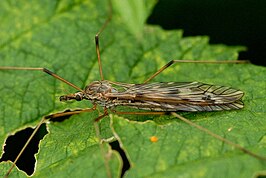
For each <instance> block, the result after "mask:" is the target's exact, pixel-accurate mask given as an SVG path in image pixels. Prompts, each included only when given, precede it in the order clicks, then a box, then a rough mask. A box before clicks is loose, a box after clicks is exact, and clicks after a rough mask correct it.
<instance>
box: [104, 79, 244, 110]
mask: <svg viewBox="0 0 266 178" xmlns="http://www.w3.org/2000/svg"><path fill="white" fill-rule="evenodd" d="M126 88H127V89H126V90H125V91H123V92H118V93H108V94H106V96H107V97H110V98H116V100H115V102H114V103H113V104H112V106H117V105H125V106H131V107H137V108H139V109H149V110H156V111H178V110H182V111H217V110H231V109H240V108H243V102H242V101H241V98H242V96H243V95H244V93H243V92H242V91H240V90H237V89H233V88H231V87H225V86H217V85H210V84H204V83H200V82H168V83H164V82H160V83H150V84H133V85H132V84H129V87H126Z"/></svg>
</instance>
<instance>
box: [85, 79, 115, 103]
mask: <svg viewBox="0 0 266 178" xmlns="http://www.w3.org/2000/svg"><path fill="white" fill-rule="evenodd" d="M117 92H118V91H117V89H116V88H114V87H112V85H111V84H110V83H109V82H108V81H94V82H92V83H90V84H89V85H87V86H86V88H85V98H86V99H88V100H91V101H92V102H93V103H97V104H100V105H102V106H104V105H105V103H106V102H108V100H109V98H108V97H106V96H105V94H107V93H117Z"/></svg>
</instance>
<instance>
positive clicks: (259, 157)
mask: <svg viewBox="0 0 266 178" xmlns="http://www.w3.org/2000/svg"><path fill="white" fill-rule="evenodd" d="M112 112H114V113H115V114H119V115H123V114H125V115H127V114H133V115H165V114H167V113H169V112H119V111H115V110H112ZM170 114H171V115H172V116H174V117H176V118H178V119H180V120H182V121H183V122H185V123H187V124H189V125H191V126H193V127H196V128H197V129H199V130H201V131H203V132H205V133H207V134H208V135H210V136H212V137H214V138H216V139H218V140H220V141H222V142H224V143H226V144H228V145H231V146H233V147H235V148H237V149H239V150H241V151H242V152H244V153H246V154H248V155H250V156H252V157H255V158H257V159H260V160H266V157H264V156H261V155H258V154H256V153H253V152H252V151H249V150H247V149H246V148H244V147H242V146H240V145H238V144H236V143H234V142H232V141H230V140H228V139H225V138H223V137H221V136H219V135H217V134H215V133H213V132H212V131H210V130H208V129H206V128H204V127H201V126H200V125H198V124H196V123H194V122H191V121H190V120H188V119H186V118H185V117H183V116H181V115H179V114H177V113H175V112H170Z"/></svg>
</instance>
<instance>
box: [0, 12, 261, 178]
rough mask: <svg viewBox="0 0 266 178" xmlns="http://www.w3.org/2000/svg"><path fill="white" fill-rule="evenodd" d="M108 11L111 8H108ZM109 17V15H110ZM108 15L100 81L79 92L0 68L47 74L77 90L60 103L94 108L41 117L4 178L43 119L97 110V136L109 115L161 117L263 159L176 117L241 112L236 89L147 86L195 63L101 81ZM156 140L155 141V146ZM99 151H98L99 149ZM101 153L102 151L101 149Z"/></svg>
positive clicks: (164, 84) (175, 84)
mask: <svg viewBox="0 0 266 178" xmlns="http://www.w3.org/2000/svg"><path fill="white" fill-rule="evenodd" d="M110 9H111V8H110ZM110 14H112V12H110ZM111 17H112V16H111V15H110V16H109V18H108V19H107V20H106V21H105V23H104V25H103V26H102V28H101V29H100V30H99V32H98V33H97V34H96V36H95V43H96V53H97V59H98V65H99V73H100V77H101V80H99V81H93V82H91V83H90V84H89V85H87V86H86V87H85V89H81V88H80V87H78V86H76V85H74V84H73V83H71V82H69V81H68V80H66V79H64V78H62V77H60V76H59V75H57V74H55V73H54V72H52V71H50V70H48V69H46V68H32V67H9V66H7V67H0V70H31V71H33V70H35V71H42V72H44V73H46V74H49V75H51V76H52V77H54V78H55V79H57V80H60V81H62V82H64V83H65V84H67V85H69V86H71V87H73V88H74V89H76V90H77V92H76V93H71V94H66V95H63V96H60V101H69V100H75V101H81V100H89V101H91V103H92V104H93V107H92V108H87V109H83V110H77V111H70V112H64V113H56V114H51V115H48V116H46V117H44V118H43V119H42V120H41V121H40V123H39V124H38V125H37V127H36V128H35V130H34V132H33V133H32V135H31V137H30V138H29V139H28V141H27V143H26V144H25V146H24V147H23V149H22V150H21V151H20V153H19V155H18V156H17V158H16V159H15V160H14V161H13V165H12V167H11V168H10V169H9V171H8V172H7V174H6V177H7V176H8V175H9V174H10V173H11V171H12V169H13V168H14V166H15V164H16V162H17V160H18V159H19V158H20V155H21V154H22V153H23V151H24V150H25V148H26V147H27V146H28V142H29V141H30V140H31V139H32V137H33V136H34V135H35V134H36V132H37V130H38V129H39V127H40V126H41V124H43V123H44V122H45V120H46V119H50V118H57V117H61V116H68V115H74V114H79V113H83V112H92V111H94V110H96V108H97V106H100V107H102V108H103V110H104V113H103V114H101V115H99V116H98V117H97V118H95V123H96V124H95V125H96V126H95V128H96V132H97V135H100V134H99V128H98V126H97V122H99V121H100V120H101V119H102V118H104V117H105V116H107V115H108V113H110V112H111V113H115V114H132V115H164V114H169V113H170V114H171V115H172V116H174V117H176V118H179V119H181V120H182V121H184V122H186V123H188V124H189V125H192V126H194V127H196V128H198V129H199V130H202V131H204V132H206V133H207V134H209V135H211V136H213V137H215V138H217V139H219V140H221V141H223V142H225V143H227V144H229V145H232V146H234V147H236V148H238V149H240V150H241V151H243V152H245V153H247V154H249V155H251V156H253V157H256V158H258V159H265V158H264V157H262V156H260V155H257V154H255V153H253V152H251V151H249V150H247V149H245V148H243V147H242V146H240V145H238V144H235V143H233V142H231V141H229V140H227V139H225V138H223V137H221V136H219V135H216V134H214V133H212V132H211V131H209V130H207V129H205V128H203V127H201V126H199V125H197V124H195V123H193V122H191V121H189V120H188V119H186V118H184V117H182V116H181V115H179V114H177V113H176V112H177V111H188V112H198V111H224V110H235V109H241V108H243V106H244V104H243V102H242V100H241V99H242V97H243V95H244V92H243V91H241V90H238V89H234V88H232V87H227V86H219V85H212V84H206V83H201V82H150V81H151V80H152V79H154V78H155V77H156V76H157V75H158V74H160V73H161V72H163V71H164V70H165V69H167V68H168V67H169V66H171V65H172V64H174V63H177V62H185V63H187V62H195V61H189V60H171V61H170V62H169V63H167V64H166V65H165V66H163V67H162V68H160V69H159V70H158V71H157V72H156V73H154V74H153V75H152V76H151V77H149V78H148V79H147V80H145V81H144V82H143V83H141V84H134V83H133V84H131V83H121V82H113V81H108V80H105V79H104V76H103V72H102V64H101V58H100V47H99V35H100V34H101V32H102V31H103V29H105V28H106V26H107V24H108V23H109V22H110V20H111ZM197 62H198V63H245V61H217V62H216V61H197ZM117 106H126V107H131V108H137V109H140V110H147V111H144V112H120V111H117V110H116V107H117ZM157 140H158V139H156V141H154V142H157ZM100 148H101V147H100ZM101 149H102V148H101ZM105 165H106V169H107V175H108V177H111V173H110V170H108V169H109V168H108V166H107V163H105Z"/></svg>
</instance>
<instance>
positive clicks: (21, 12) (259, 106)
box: [0, 1, 266, 177]
mask: <svg viewBox="0 0 266 178" xmlns="http://www.w3.org/2000/svg"><path fill="white" fill-rule="evenodd" d="M116 3H117V2H114V15H113V19H112V21H111V23H110V24H109V25H108V26H107V28H106V29H105V30H104V31H103V33H102V34H101V36H100V45H101V58H102V64H103V73H104V77H105V79H106V80H111V81H119V82H128V83H141V82H143V81H144V80H145V79H147V78H148V77H149V76H150V75H152V74H153V73H154V72H156V71H157V70H158V69H159V68H160V67H161V66H163V65H165V64H166V63H167V62H169V61H170V60H171V59H191V60H235V59H237V57H238V52H239V51H241V50H243V49H244V48H243V47H228V46H225V45H210V44H209V43H208V37H202V36H197V37H183V36H182V31H180V30H173V31H165V30H162V29H161V28H159V27H156V26H148V25H144V24H142V23H144V21H143V20H136V19H135V20H133V19H132V20H131V19H130V18H133V17H134V15H133V17H132V15H129V16H125V17H123V12H124V11H123V10H121V9H119V7H120V8H121V6H119V5H117V4H116ZM138 3H141V2H140V1H138ZM151 4H154V1H146V2H145V3H144V4H141V5H140V4H139V5H136V6H134V7H143V8H135V9H141V10H142V12H139V13H137V14H142V16H141V19H145V18H147V15H148V13H149V12H150V11H151V7H152V5H151ZM122 7H123V6H122ZM129 7H130V5H129V6H127V8H129ZM144 7H145V8H144ZM0 12H1V14H0V21H1V22H2V23H1V27H0V28H1V30H0V38H1V41H0V66H21V67H46V68H48V69H50V70H52V71H53V72H55V73H56V74H58V75H60V76H62V77H63V78H65V79H67V80H68V81H70V82H72V83H74V84H75V85H77V86H79V87H81V88H84V87H85V86H86V85H87V84H89V83H90V82H91V81H94V80H99V79H100V77H99V72H98V65H97V57H96V54H95V44H94V35H95V34H96V33H97V32H98V30H99V29H100V28H101V26H102V24H103V23H104V21H105V19H106V18H107V17H108V3H107V2H106V1H49V2H43V1H19V2H18V3H15V4H12V3H11V2H10V1H1V2H0ZM121 14H122V15H121ZM129 22H130V24H128V23H129ZM132 23H133V25H132ZM133 27H136V29H131V28H133ZM265 75H266V69H265V68H263V67H257V66H254V65H252V64H245V65H232V64H231V65H229V64H224V65H219V64H175V65H173V66H171V67H170V68H168V69H167V70H165V71H164V72H163V73H162V74H160V75H159V76H157V77H156V78H155V79H154V81H161V82H167V81H175V82H178V81H180V82H183V81H200V82H204V83H210V84H217V85H225V86H232V87H234V88H238V89H241V90H243V91H244V92H245V96H244V100H243V101H244V103H245V108H244V109H242V110H239V111H225V112H203V113H186V112H183V113H181V114H182V115H183V116H184V117H187V118H188V119H191V120H192V121H194V122H196V123H197V124H199V125H202V126H204V127H206V128H208V129H210V130H212V131H213V132H215V133H217V134H219V135H221V136H224V137H226V138H228V139H230V140H231V141H233V142H235V143H238V144H240V145H242V146H244V147H245V148H248V149H250V150H252V151H254V152H256V153H258V154H261V155H265V149H266V137H265V130H266V116H265V108H266V104H265V99H266V98H265V96H266V82H265ZM0 82H1V86H0V93H1V98H0V143H1V144H2V145H3V144H4V141H5V139H6V137H7V136H8V134H13V133H15V132H16V131H18V130H21V129H23V128H26V127H29V126H30V127H33V126H35V125H36V124H37V123H38V122H39V121H40V119H41V118H42V117H44V116H46V115H49V114H51V113H57V112H61V111H64V110H66V109H76V108H87V107H92V105H91V104H90V103H89V102H88V101H82V102H73V103H61V102H60V101H59V100H58V97H59V96H61V95H64V94H66V93H73V92H75V89H73V88H71V87H70V86H67V85H66V84H64V83H62V82H60V81H58V80H56V79H54V78H52V77H51V76H49V75H46V74H44V73H41V72H38V71H6V70H5V71H4V70H2V71H0ZM118 110H126V111H133V110H132V109H130V108H118ZM134 111H135V110H134ZM99 112H102V110H101V109H100V110H99ZM97 116H98V111H95V112H91V113H83V114H80V115H75V116H72V117H71V118H70V119H68V120H65V121H64V122H62V123H53V122H51V123H50V124H48V125H47V127H48V130H49V134H48V135H46V136H45V138H44V139H43V140H42V141H41V143H40V151H39V153H38V154H37V155H36V157H37V166H36V172H35V174H34V175H36V176H38V177H55V176H56V177H66V176H71V177H77V176H79V177H84V176H85V175H86V177H88V176H89V177H105V176H106V171H105V166H104V161H103V155H102V153H101V150H100V148H99V146H98V142H97V136H96V134H95V129H94V126H93V119H94V118H96V117H97ZM110 117H111V119H112V124H111V125H110ZM110 117H106V118H104V119H102V120H101V122H100V124H99V127H100V133H101V137H102V138H110V137H112V136H113V134H114V133H116V134H117V138H118V139H119V142H120V144H121V146H122V148H123V149H124V150H125V152H126V154H127V156H128V158H129V161H130V164H131V169H130V170H128V171H127V172H126V175H125V177H176V176H177V175H179V176H180V177H214V176H216V177H217V176H218V177H219V176H220V177H251V176H252V175H254V174H255V173H256V172H258V171H261V170H264V169H265V167H266V163H265V162H263V161H258V160H257V159H255V158H252V157H250V156H248V155H246V154H244V153H242V152H240V151H239V150H237V149H235V148H232V146H228V145H224V144H223V143H221V142H220V141H218V140H216V139H214V138H212V137H210V136H208V135H206V134H205V133H202V132H200V131H198V130H197V129H194V128H192V127H191V126H188V125H186V124H185V123H182V122H181V121H179V120H178V119H176V118H173V117H170V116H135V115H125V116H119V117H117V116H115V115H110ZM146 120H150V121H146ZM151 136H156V137H158V142H154V143H153V142H151V141H150V140H149V138H150V137H151ZM103 147H104V149H105V151H106V152H107V150H109V152H110V146H109V145H108V144H107V143H104V144H103ZM111 153H112V154H111V156H110V157H109V165H110V169H111V172H112V175H113V177H119V175H120V171H121V166H122V161H121V159H120V156H119V155H118V153H116V152H115V151H112V152H111ZM9 167H10V163H1V164H0V172H1V173H0V174H1V175H3V174H4V173H5V172H6V170H7V169H8V168H9ZM10 177H25V174H24V173H23V172H21V171H19V170H17V169H14V170H13V172H12V174H11V175H10Z"/></svg>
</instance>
